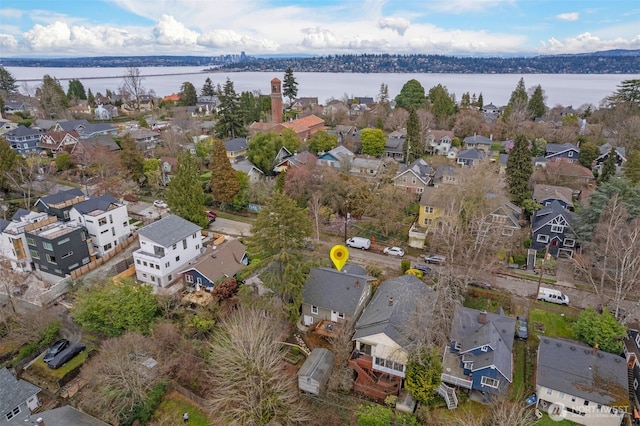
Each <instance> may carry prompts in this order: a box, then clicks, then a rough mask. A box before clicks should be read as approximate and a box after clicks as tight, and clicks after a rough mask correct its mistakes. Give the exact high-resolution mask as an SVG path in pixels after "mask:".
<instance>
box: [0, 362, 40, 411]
mask: <svg viewBox="0 0 640 426" xmlns="http://www.w3.org/2000/svg"><path fill="white" fill-rule="evenodd" d="M41 390H42V389H40V388H39V387H37V386H35V385H32V384H31V383H29V382H27V381H24V380H22V379H17V378H16V377H15V376H14V375H13V374H11V372H10V371H9V370H8V369H7V368H2V369H0V412H1V414H0V422H1V423H2V424H8V422H12V424H17V422H20V423H19V424H25V420H26V419H27V418H28V417H29V415H30V414H31V413H32V412H33V411H35V410H37V409H38V407H40V405H41V402H40V399H39V398H38V393H40V391H41Z"/></svg>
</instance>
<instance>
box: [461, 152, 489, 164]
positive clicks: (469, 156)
mask: <svg viewBox="0 0 640 426" xmlns="http://www.w3.org/2000/svg"><path fill="white" fill-rule="evenodd" d="M485 158H487V153H486V152H484V151H482V150H479V149H476V148H471V149H465V150H463V151H460V152H459V153H458V159H457V160H456V163H458V164H460V165H461V166H463V167H465V166H473V165H476V164H480V162H481V161H482V160H484V159H485Z"/></svg>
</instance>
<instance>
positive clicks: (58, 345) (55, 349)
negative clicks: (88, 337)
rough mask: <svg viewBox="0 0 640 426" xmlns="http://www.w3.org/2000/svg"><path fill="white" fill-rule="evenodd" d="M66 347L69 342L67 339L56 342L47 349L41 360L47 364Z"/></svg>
mask: <svg viewBox="0 0 640 426" xmlns="http://www.w3.org/2000/svg"><path fill="white" fill-rule="evenodd" d="M67 346H69V341H68V340H67V339H60V340H57V341H56V342H55V343H54V344H53V345H51V346H50V347H49V349H48V350H47V353H45V354H44V358H42V360H43V361H44V362H47V363H48V362H49V361H51V360H52V359H53V358H55V357H56V355H58V354H59V353H60V352H61V351H62V350H63V349H65V348H66V347H67Z"/></svg>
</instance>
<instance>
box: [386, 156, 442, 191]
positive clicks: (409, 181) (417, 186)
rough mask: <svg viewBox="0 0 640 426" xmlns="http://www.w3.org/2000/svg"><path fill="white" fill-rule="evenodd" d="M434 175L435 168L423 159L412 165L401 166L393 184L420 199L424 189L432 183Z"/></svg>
mask: <svg viewBox="0 0 640 426" xmlns="http://www.w3.org/2000/svg"><path fill="white" fill-rule="evenodd" d="M434 174H435V170H434V169H433V167H431V166H430V165H429V163H427V162H426V161H425V160H424V159H423V158H419V159H417V160H416V161H414V162H413V163H412V164H409V165H401V166H400V167H399V168H398V172H397V173H396V175H395V176H394V178H393V184H394V185H395V186H397V187H400V188H404V189H405V190H406V191H407V192H408V193H410V194H414V195H415V196H416V197H420V195H421V194H422V193H423V192H424V189H425V188H426V187H427V186H429V184H430V183H431V179H433V176H434Z"/></svg>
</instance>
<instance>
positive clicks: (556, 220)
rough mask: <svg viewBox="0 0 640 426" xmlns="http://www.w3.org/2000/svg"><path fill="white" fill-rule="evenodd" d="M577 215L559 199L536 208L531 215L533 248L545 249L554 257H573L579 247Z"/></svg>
mask: <svg viewBox="0 0 640 426" xmlns="http://www.w3.org/2000/svg"><path fill="white" fill-rule="evenodd" d="M574 223H575V216H574V214H573V213H572V212H570V211H569V210H567V209H565V208H564V207H563V206H562V204H560V203H559V202H558V201H553V202H551V204H549V205H546V206H544V207H543V208H541V209H539V210H536V211H535V212H534V213H533V215H532V216H531V240H532V241H531V248H532V249H534V250H545V249H546V248H547V246H549V254H551V255H552V256H553V257H558V256H566V257H573V252H574V251H575V249H576V248H577V242H576V233H575V231H574V230H573V224H574Z"/></svg>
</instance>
